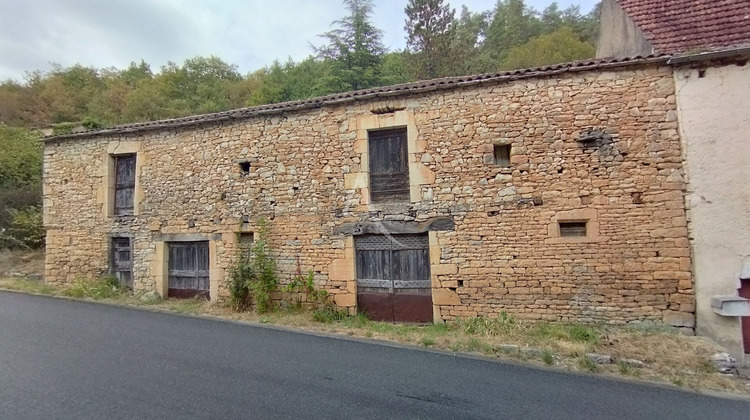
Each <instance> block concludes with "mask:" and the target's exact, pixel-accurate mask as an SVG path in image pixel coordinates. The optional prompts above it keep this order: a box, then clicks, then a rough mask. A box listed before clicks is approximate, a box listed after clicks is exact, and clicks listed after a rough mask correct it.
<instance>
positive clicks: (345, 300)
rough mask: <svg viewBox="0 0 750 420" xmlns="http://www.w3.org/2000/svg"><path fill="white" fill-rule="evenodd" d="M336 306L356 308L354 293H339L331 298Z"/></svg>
mask: <svg viewBox="0 0 750 420" xmlns="http://www.w3.org/2000/svg"><path fill="white" fill-rule="evenodd" d="M333 299H334V301H335V302H336V306H342V307H353V306H357V295H356V294H354V293H339V294H337V295H334V296H333Z"/></svg>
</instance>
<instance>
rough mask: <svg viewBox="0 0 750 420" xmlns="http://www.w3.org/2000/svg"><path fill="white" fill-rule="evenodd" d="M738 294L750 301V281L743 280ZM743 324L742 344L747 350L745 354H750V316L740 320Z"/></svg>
mask: <svg viewBox="0 0 750 420" xmlns="http://www.w3.org/2000/svg"><path fill="white" fill-rule="evenodd" d="M741 282H742V283H741V284H740V286H741V287H740V289H739V290H738V294H739V295H740V297H743V298H745V299H750V280H741ZM740 319H741V321H740V322H741V323H742V344H743V346H744V348H745V354H750V316H743V317H741V318H740Z"/></svg>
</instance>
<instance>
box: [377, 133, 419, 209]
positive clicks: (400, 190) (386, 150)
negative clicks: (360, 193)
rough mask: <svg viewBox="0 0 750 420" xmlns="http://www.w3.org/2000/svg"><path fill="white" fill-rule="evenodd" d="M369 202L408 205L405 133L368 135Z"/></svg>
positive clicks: (407, 163) (407, 167) (407, 164)
mask: <svg viewBox="0 0 750 420" xmlns="http://www.w3.org/2000/svg"><path fill="white" fill-rule="evenodd" d="M368 151H369V154H370V201H371V202H373V203H383V202H389V201H409V160H408V155H407V146H406V129H399V130H386V131H374V132H371V133H370V135H369V141H368Z"/></svg>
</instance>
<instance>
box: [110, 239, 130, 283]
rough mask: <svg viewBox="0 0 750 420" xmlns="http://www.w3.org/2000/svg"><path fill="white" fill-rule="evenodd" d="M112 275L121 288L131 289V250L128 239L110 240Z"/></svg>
mask: <svg viewBox="0 0 750 420" xmlns="http://www.w3.org/2000/svg"><path fill="white" fill-rule="evenodd" d="M111 249H112V275H113V276H115V278H116V279H117V281H118V282H119V283H120V285H121V286H123V287H127V288H129V289H132V288H133V250H132V248H131V247H130V238H112V248H111Z"/></svg>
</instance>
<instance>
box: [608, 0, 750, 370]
mask: <svg viewBox="0 0 750 420" xmlns="http://www.w3.org/2000/svg"><path fill="white" fill-rule="evenodd" d="M602 6H603V8H602V28H601V38H600V42H599V50H598V51H597V52H598V54H599V55H600V57H605V56H614V57H625V56H628V55H632V54H644V53H645V54H650V53H652V52H656V53H662V54H670V55H672V56H673V57H672V58H671V59H670V60H669V64H670V65H671V66H672V67H673V69H674V72H673V74H674V82H675V92H676V98H677V117H678V121H679V123H680V137H681V139H682V151H683V162H684V169H685V172H684V175H686V178H685V181H686V183H687V194H686V208H687V214H688V218H689V223H688V227H689V233H690V243H691V250H692V257H693V276H694V282H695V290H696V304H697V308H696V309H697V312H696V313H697V329H696V331H697V332H698V333H699V334H703V335H707V336H709V337H711V338H713V339H715V340H717V341H718V342H719V343H721V344H722V345H723V346H725V347H726V348H727V349H729V350H730V351H731V352H732V353H733V354H734V355H735V356H736V357H737V358H738V359H739V360H742V359H743V358H744V359H745V362H746V363H747V362H748V360H750V358H748V356H747V354H748V353H750V300H748V298H750V216H748V215H749V214H750V213H748V208H750V195H749V194H748V188H747V186H746V183H747V179H748V178H749V177H750V170H749V169H748V165H747V162H748V161H750V147H748V140H749V139H750V137H748V134H747V133H748V125H750V112H748V109H749V107H750V104H748V98H750V67H748V65H747V61H748V58H750V2H748V1H747V0H715V1H696V0H605V1H604V2H603V5H602Z"/></svg>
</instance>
